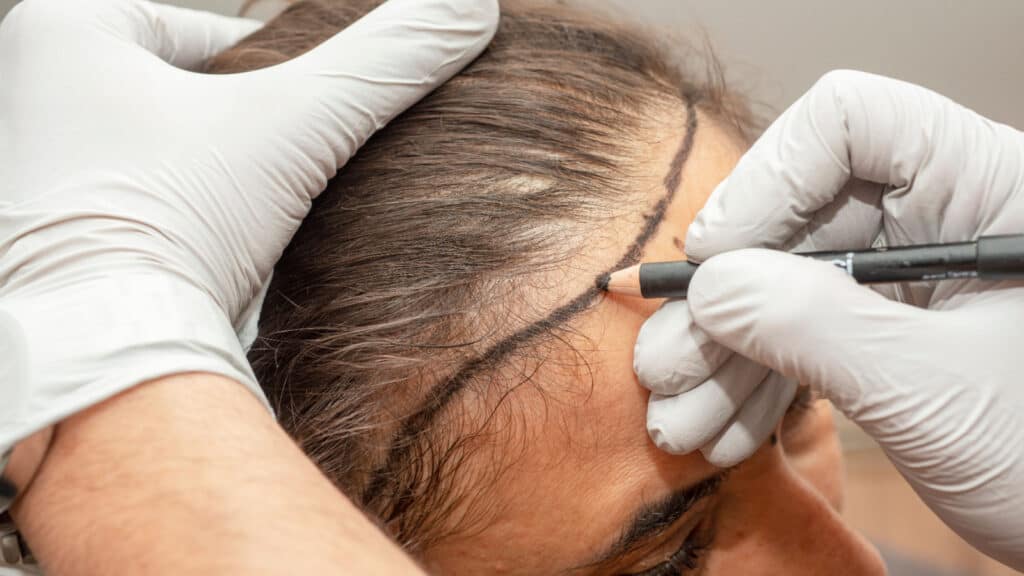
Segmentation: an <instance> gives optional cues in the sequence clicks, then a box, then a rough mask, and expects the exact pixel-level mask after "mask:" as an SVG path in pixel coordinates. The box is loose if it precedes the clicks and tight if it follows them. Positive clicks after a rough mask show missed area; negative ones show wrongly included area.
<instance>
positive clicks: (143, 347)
mask: <svg viewBox="0 0 1024 576" xmlns="http://www.w3.org/2000/svg"><path fill="white" fill-rule="evenodd" d="M0 357H3V358H4V362H3V363H0V448H2V447H6V446H11V445H13V444H14V443H15V442H17V441H18V440H19V439H21V438H24V437H26V436H28V435H29V434H31V433H33V432H35V431H36V430H39V429H41V428H43V427H45V426H48V425H50V424H52V423H54V422H57V421H59V420H62V419H64V418H66V417H68V416H70V415H72V414H74V413H76V412H79V411H81V410H84V409H85V408H88V407H90V406H92V405H95V404H97V403H99V402H101V401H103V400H105V399H107V398H110V397H111V396H114V395H116V394H118V393H120V392H122V391H124V390H127V389H129V388H131V387H132V386H135V385H137V384H140V383H142V382H146V381H148V380H152V379H155V378H160V377H164V376H169V375H172V374H179V373H184V372H209V373H213V374H219V375H221V376H224V377H227V378H231V379H232V380H235V381H237V382H240V383H241V384H243V385H245V386H246V387H247V388H249V389H250V390H251V391H252V392H253V394H255V395H256V397H257V398H258V399H259V400H260V402H261V403H263V405H264V406H267V408H268V410H269V404H268V402H267V399H266V397H265V396H264V395H263V392H262V391H261V390H260V388H259V386H258V384H257V383H256V378H255V376H254V375H253V373H252V369H251V368H250V367H249V364H248V362H247V361H246V358H245V353H244V352H243V351H242V347H241V345H240V344H239V342H238V336H237V335H236V333H235V330H234V328H233V327H232V325H231V322H230V321H229V320H228V318H227V317H226V316H225V313H224V311H223V310H222V309H221V308H220V307H219V306H218V305H217V304H216V302H215V301H214V300H213V298H211V297H210V296H209V295H208V294H207V293H206V292H204V291H202V290H201V289H199V288H197V287H196V286H195V285H194V284H193V283H191V282H189V281H187V280H186V279H183V278H178V277H175V276H171V275H166V274H137V275H119V276H117V277H107V278H97V279H93V280H90V281H88V282H84V283H76V284H75V285H73V286H64V287H59V288H56V289H52V290H48V291H47V292H46V293H44V294H33V295H29V296H23V295H16V296H12V297H8V298H4V299H3V300H2V301H0Z"/></svg>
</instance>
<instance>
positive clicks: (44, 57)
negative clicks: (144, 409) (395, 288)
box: [0, 0, 498, 451]
mask: <svg viewBox="0 0 1024 576" xmlns="http://www.w3.org/2000/svg"><path fill="white" fill-rule="evenodd" d="M497 18H498V11H497V2H496V1H494V0H392V1H390V2H387V3H385V4H384V5H382V6H381V7H380V8H378V9H377V10H375V11H374V12H372V13H371V14H369V15H368V16H366V17H365V18H363V19H362V20H360V21H359V22H357V23H355V24H354V25H352V26H351V27H349V28H348V29H346V30H345V31H344V32H342V33H340V34H339V35H336V36H335V37H333V38H331V39H330V40H328V41H327V42H325V43H323V44H322V45H320V46H319V47H317V48H315V49H314V50H312V51H310V52H308V53H307V54H305V55H303V56H301V57H299V58H296V59H294V60H292V61H289V62H286V63H284V64H281V65H278V66H273V67H271V68H267V69H264V70H258V71H254V72H250V73H246V74H235V75H225V76H210V75H203V74H198V73H194V72H191V71H189V70H195V69H196V68H198V67H199V66H200V65H202V63H203V62H204V61H205V60H206V59H207V58H209V57H210V56H212V55H214V54H216V53H217V52H219V51H221V50H223V49H225V48H227V47H229V46H231V45H233V44H234V43H236V42H237V41H238V40H239V39H241V38H242V37H244V36H246V35H248V34H249V33H251V32H253V31H255V30H257V29H258V28H259V26H260V24H259V23H258V22H253V21H249V20H241V19H234V18H225V17H221V16H215V15H212V14H208V13H203V12H193V11H189V10H183V9H179V8H174V7H170V6H165V5H161V4H151V3H149V2H146V1H143V0H74V1H71V0H67V1H61V0H24V1H23V2H21V3H20V4H19V5H17V6H16V7H15V8H14V9H13V10H12V11H11V12H10V14H9V15H8V16H7V18H6V19H5V20H4V21H3V23H2V25H0V174H2V175H3V177H2V178H0V357H2V358H3V362H0V451H2V450H3V448H4V447H7V446H10V445H12V444H13V443H14V442H16V441H18V440H19V439H21V438H24V437H25V436H27V435H29V434H30V433H32V432H33V431H35V430H38V429H41V428H43V427H45V426H46V425H48V424H50V423H53V422H56V421H58V420H60V419H62V418H64V417H66V416H68V415H70V414H72V413H75V412H77V411H80V410H82V409H84V408H86V407H88V406H90V405H93V404H96V403H98V402H100V401H102V400H104V399H105V398H108V397H110V396H112V395H114V394H117V393H118V392H121V391H123V390H125V389H126V388H129V387H131V386H133V385H136V384H139V383H141V382H144V381H147V380H150V379H154V378H158V377H162V376H166V375H170V374H174V373H181V372H210V373H216V374H221V375H224V376H227V377H230V378H232V379H235V380H237V381H238V382H241V383H243V384H244V385H246V386H248V387H249V388H250V389H251V390H252V391H253V392H254V393H255V394H257V395H258V396H260V398H261V399H262V394H261V393H260V391H259V387H258V386H257V384H256V382H255V379H254V377H253V375H252V372H251V369H250V368H249V366H248V363H247V362H246V359H245V355H244V354H243V351H242V347H241V346H240V345H239V342H238V338H237V337H236V328H238V327H239V326H240V325H241V324H242V321H243V319H244V317H245V311H246V309H247V307H248V306H249V305H250V304H251V302H252V301H253V299H254V297H255V296H256V295H257V294H258V293H259V292H260V290H261V288H262V287H263V286H264V285H265V284H266V282H267V281H268V279H269V276H270V274H271V270H272V268H273V266H274V264H275V262H276V260H277V259H278V257H279V256H280V254H281V252H282V251H283V249H284V247H285V245H286V244H287V243H288V241H289V240H290V239H291V237H292V234H293V233H294V231H295V230H296V229H297V228H298V226H299V223H300V222H301V220H302V218H303V217H304V216H305V215H306V212H307V211H308V210H309V207H310V203H311V201H312V200H313V198H314V197H316V196H317V194H318V193H319V192H320V191H321V190H323V189H324V187H325V185H326V183H327V180H328V179H329V178H330V177H331V176H333V175H334V174H335V172H336V171H337V170H338V168H339V167H341V166H342V165H344V164H345V162H346V161H347V160H348V159H349V157H351V156H352V154H354V153H355V151H356V149H357V148H359V146H360V145H361V144H362V143H363V142H364V141H365V140H366V139H367V138H368V137H369V136H370V135H371V134H372V133H373V132H374V131H375V130H377V129H379V128H381V127H382V126H384V125H385V124H386V123H387V122H388V121H389V120H390V119H391V118H393V117H394V116H395V115H396V114H398V113H399V112H400V111H402V110H403V109H405V108H406V107H408V106H410V105H411V104H413V103H414V102H415V101H417V100H418V99H419V98H421V97H422V96H423V95H424V94H426V93H427V92H429V91H430V90H432V89H433V88H435V87H436V86H438V85H439V84H440V83H442V82H443V81H445V80H446V79H448V78H449V77H450V76H452V75H453V74H455V73H456V72H457V71H458V70H459V69H460V68H461V67H462V66H464V65H465V64H467V63H468V62H469V61H470V60H472V59H473V58H474V57H475V56H477V55H478V54H479V53H480V52H481V51H482V50H483V49H484V47H485V46H486V44H487V43H488V41H489V40H490V38H491V36H492V35H493V34H494V31H495V29H496V26H497ZM264 402H265V400H264Z"/></svg>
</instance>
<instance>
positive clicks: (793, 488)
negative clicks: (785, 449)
mask: <svg viewBox="0 0 1024 576" xmlns="http://www.w3.org/2000/svg"><path fill="white" fill-rule="evenodd" d="M727 485H728V488H727V491H726V492H724V493H723V494H722V499H721V501H720V506H721V508H720V509H719V513H718V514H717V518H718V529H717V530H716V535H715V546H714V550H715V552H714V553H713V554H712V555H711V556H710V557H709V558H708V568H709V570H708V572H709V573H710V574H747V575H751V576H760V575H765V576H767V575H769V574H789V575H794V576H796V575H804V574H807V575H810V574H817V575H820V574H844V575H847V576H883V575H885V574H886V568H885V564H884V562H883V561H882V559H881V557H880V556H879V554H878V551H877V550H876V549H875V548H874V547H873V546H872V545H871V544H870V543H868V542H867V541H866V540H865V539H864V537H863V536H861V535H860V534H858V533H857V532H856V531H854V530H853V529H852V528H851V527H849V526H847V525H846V523H845V522H844V521H843V519H842V518H841V517H840V516H839V515H838V513H837V512H836V511H835V509H834V508H833V507H832V505H830V503H829V501H828V500H827V499H826V498H825V497H824V496H823V495H822V494H821V493H819V492H818V490H817V489H816V488H815V487H814V486H813V485H812V484H811V483H810V482H808V481H807V480H806V479H804V478H802V477H801V476H800V475H799V474H797V473H796V472H795V471H794V470H793V469H792V468H791V467H790V466H789V465H788V463H787V462H786V461H785V458H784V457H783V456H782V453H781V452H780V450H779V448H778V447H771V446H767V447H765V448H763V449H762V450H761V451H760V452H759V453H758V454H757V455H755V456H754V457H753V458H752V459H751V460H749V461H747V462H746V463H744V464H743V465H741V466H740V467H739V468H738V469H736V470H735V471H734V473H733V475H732V476H731V477H730V481H729V482H728V483H727Z"/></svg>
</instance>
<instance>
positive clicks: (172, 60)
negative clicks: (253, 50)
mask: <svg viewBox="0 0 1024 576" xmlns="http://www.w3.org/2000/svg"><path fill="white" fill-rule="evenodd" d="M130 4H132V5H133V6H134V9H135V10H136V11H137V13H138V14H139V17H140V18H141V19H142V20H141V24H140V26H138V27H137V28H136V29H135V34H136V39H137V40H138V42H139V44H141V45H142V46H143V47H145V48H146V49H148V50H149V51H151V52H153V53H154V54H156V55H157V56H159V57H160V58H161V59H163V60H165V61H166V62H168V63H169V64H172V65H174V66H177V67H179V68H184V69H186V70H195V69H197V68H199V67H200V66H201V65H202V64H203V63H204V62H205V61H206V60H208V59H210V58H212V57H213V56H214V55H216V54H218V53H219V52H223V51H224V50H225V49H227V48H229V47H231V46H233V45H234V44H236V43H238V41H239V40H241V39H242V38H244V37H246V36H248V35H249V34H252V33H253V32H255V31H256V30H259V29H260V28H262V27H263V23H262V22H260V21H258V20H251V19H248V18H234V17H229V16H221V15H219V14H213V13H211V12H204V11H199V10H188V9H185V8H178V7H177V6H169V5H167V4H157V3H154V2H148V1H145V0H137V1H134V2H130Z"/></svg>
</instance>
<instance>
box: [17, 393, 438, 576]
mask: <svg viewBox="0 0 1024 576" xmlns="http://www.w3.org/2000/svg"><path fill="white" fill-rule="evenodd" d="M200 392H201V393H200ZM31 448H32V447H31V446H30V445H29V443H22V444H19V446H18V449H17V450H16V452H15V456H18V451H21V452H20V453H21V455H20V456H18V460H17V461H15V459H13V457H12V462H11V471H10V475H11V478H12V480H14V481H15V483H16V484H19V485H23V484H24V483H25V482H27V477H28V476H29V475H30V474H31V470H30V468H29V465H28V461H29V460H30V459H31V458H32V455H30V454H29V451H30V450H31ZM13 513H14V518H15V520H16V521H17V523H18V526H19V527H20V528H21V530H22V533H23V534H24V535H25V537H26V539H27V540H28V542H29V543H30V545H31V547H32V550H33V552H34V553H35V555H36V557H37V558H38V559H39V561H40V563H41V564H42V565H43V567H44V568H45V573H46V574H48V575H51V576H53V575H56V576H60V575H64V574H75V575H93V574H95V575H97V576H100V575H103V576H109V575H118V574H124V575H137V574H155V575H161V574H167V575H168V576H171V575H179V574H196V575H210V576H213V575H220V574H260V575H276V574H281V575H288V574H337V573H339V570H340V571H342V572H343V573H351V574H418V573H420V572H419V571H418V569H417V567H416V566H415V565H414V564H413V563H412V561H411V560H410V559H409V558H408V557H406V556H405V555H404V554H403V553H402V552H401V551H400V550H399V549H398V547H397V546H395V545H394V544H393V543H392V542H391V541H389V540H388V539H387V538H386V537H385V536H384V534H383V533H381V532H379V531H378V530H377V529H376V527H375V526H374V525H373V524H372V523H371V522H370V521H369V520H367V519H366V517H365V516H363V515H362V513H361V512H360V511H359V510H358V509H357V508H356V507H355V506H353V505H352V504H351V502H349V501H348V500H347V499H346V498H345V497H344V496H342V495H341V494H340V493H339V492H338V491H337V490H336V489H335V488H334V486H333V485H332V484H331V483H330V482H329V481H328V480H327V479H326V478H325V477H324V476H323V475H322V474H321V473H320V471H319V470H318V469H317V468H316V466H314V465H313V464H312V463H311V462H310V461H309V460H308V459H307V458H306V457H305V455H304V454H303V453H302V452H301V451H300V450H299V449H298V447H296V446H295V444H294V443H293V442H292V441H291V439H289V438H288V436H287V435H286V434H285V432H284V431H283V430H282V429H281V428H280V427H279V426H278V425H277V423H276V422H275V421H274V419H273V417H272V416H271V415H270V414H269V413H267V411H266V409H264V408H263V407H262V406H261V405H260V403H259V402H258V401H257V400H256V398H255V397H254V396H253V395H252V394H251V393H250V392H249V391H248V390H246V389H245V388H244V387H243V386H241V385H239V384H238V383H236V382H234V381H232V380H228V379H226V378H223V377H220V376H214V375H210V374H183V375H177V376H171V377H168V378H162V379H159V380H155V381H153V382H149V383H145V384H142V385H140V386H138V387H136V388H133V389H132V390H130V391H128V392H125V393H123V394H120V395H118V396H116V397H114V398H112V399H110V400H108V401H106V402H104V403H102V404H99V405H97V406H95V407H93V408H91V409H89V410H86V411H84V412H81V413H79V414H76V415H75V416H73V417H71V418H68V419H67V420H65V421H63V422H61V423H60V424H58V425H57V426H56V429H55V431H54V433H53V441H52V444H51V445H50V448H49V451H48V453H47V455H46V459H45V460H44V462H43V465H42V468H41V469H40V470H39V472H38V474H37V475H36V477H35V479H34V480H33V481H32V483H31V484H30V485H29V486H28V489H27V490H26V491H25V492H24V494H23V496H22V497H21V499H20V500H19V501H18V503H17V504H16V506H15V508H14V510H13ZM211 543H215V545H212V544H211Z"/></svg>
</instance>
